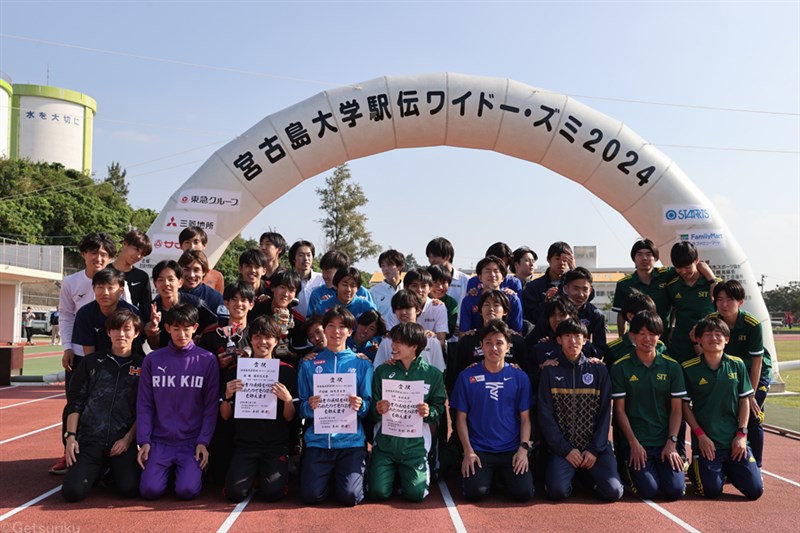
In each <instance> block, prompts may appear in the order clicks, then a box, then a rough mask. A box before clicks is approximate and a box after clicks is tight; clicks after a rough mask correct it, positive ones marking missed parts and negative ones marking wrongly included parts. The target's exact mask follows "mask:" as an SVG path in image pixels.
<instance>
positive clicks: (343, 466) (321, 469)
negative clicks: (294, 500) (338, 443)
mask: <svg viewBox="0 0 800 533" xmlns="http://www.w3.org/2000/svg"><path fill="white" fill-rule="evenodd" d="M366 463H367V450H366V449H365V448H362V447H358V448H312V447H307V448H306V449H305V450H304V451H303V459H302V463H301V465H300V499H301V500H302V501H303V502H304V503H306V504H308V505H316V504H319V503H322V502H323V501H324V500H325V498H327V497H328V492H329V491H328V489H329V487H330V485H331V481H333V484H334V493H335V495H336V500H337V501H338V502H339V503H341V504H342V505H347V506H353V505H356V504H358V503H359V502H360V501H361V500H363V499H364V469H365V467H366Z"/></svg>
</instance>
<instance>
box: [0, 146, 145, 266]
mask: <svg viewBox="0 0 800 533" xmlns="http://www.w3.org/2000/svg"><path fill="white" fill-rule="evenodd" d="M111 168H114V170H113V172H112V171H111ZM109 169H110V171H109V174H110V175H112V174H113V176H112V180H111V181H109V180H108V179H104V180H101V181H99V182H97V181H95V180H93V179H92V177H91V176H88V175H86V174H83V173H81V172H78V171H76V170H71V169H65V168H64V166H63V165H61V164H58V163H33V162H31V161H28V160H13V161H12V160H0V228H1V229H0V232H2V233H0V236H3V237H8V238H10V239H14V240H18V241H22V242H27V243H31V244H55V245H62V246H64V247H65V251H66V260H67V263H68V264H69V263H73V262H75V261H78V264H80V258H79V256H78V252H77V249H76V246H77V244H78V242H79V241H80V240H81V238H82V237H83V236H84V235H86V234H87V233H90V232H92V231H105V232H107V233H109V234H110V235H111V236H112V237H113V238H115V239H117V240H118V241H119V240H121V239H122V236H123V235H124V234H125V232H127V231H128V227H129V226H131V225H136V226H138V227H140V228H143V229H146V228H147V227H149V223H148V224H145V222H146V221H148V219H150V216H151V215H153V214H154V213H155V212H153V211H152V210H134V209H133V208H132V207H131V206H130V205H129V204H128V200H127V198H126V197H125V195H124V194H127V193H126V190H127V186H125V183H124V176H125V171H124V170H122V169H121V168H120V167H119V165H118V164H112V166H111V167H109ZM153 218H154V217H153Z"/></svg>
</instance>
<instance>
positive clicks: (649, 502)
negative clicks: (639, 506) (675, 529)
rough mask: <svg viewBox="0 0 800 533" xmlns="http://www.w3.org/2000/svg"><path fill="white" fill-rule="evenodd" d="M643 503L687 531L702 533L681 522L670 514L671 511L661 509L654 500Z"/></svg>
mask: <svg viewBox="0 0 800 533" xmlns="http://www.w3.org/2000/svg"><path fill="white" fill-rule="evenodd" d="M642 501H643V502H644V503H646V504H647V505H649V506H650V507H652V508H653V509H655V510H656V511H658V512H659V513H661V514H663V515H664V516H666V517H667V518H669V519H670V520H672V521H673V522H675V523H676V524H678V525H679V526H681V527H682V528H683V529H685V530H686V531H691V533H700V530H699V529H695V528H693V527H692V526H690V525H689V524H687V523H686V522H684V521H683V520H681V519H680V518H678V517H677V516H675V515H674V514H672V513H670V512H669V511H667V510H666V509H664V508H663V507H661V506H660V505H658V504H657V503H655V502H654V501H652V500H642Z"/></svg>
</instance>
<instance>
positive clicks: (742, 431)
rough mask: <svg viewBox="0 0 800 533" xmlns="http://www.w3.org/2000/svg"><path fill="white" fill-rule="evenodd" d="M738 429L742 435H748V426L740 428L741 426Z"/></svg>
mask: <svg viewBox="0 0 800 533" xmlns="http://www.w3.org/2000/svg"><path fill="white" fill-rule="evenodd" d="M736 431H738V432H739V433H741V434H742V435H744V436H745V437H746V436H747V428H746V427H740V428H739V429H737V430H736Z"/></svg>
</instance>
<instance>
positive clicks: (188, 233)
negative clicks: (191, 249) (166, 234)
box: [178, 226, 208, 245]
mask: <svg viewBox="0 0 800 533" xmlns="http://www.w3.org/2000/svg"><path fill="white" fill-rule="evenodd" d="M195 237H200V242H202V243H203V245H206V244H208V235H207V234H206V232H205V231H204V230H203V228H201V227H199V226H190V227H188V228H186V229H185V230H183V231H181V232H180V234H179V235H178V242H179V243H181V244H183V243H185V242H186V241H191V240H192V239H194V238H195Z"/></svg>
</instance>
